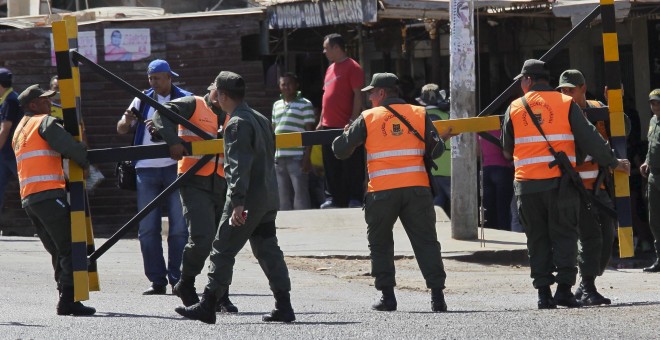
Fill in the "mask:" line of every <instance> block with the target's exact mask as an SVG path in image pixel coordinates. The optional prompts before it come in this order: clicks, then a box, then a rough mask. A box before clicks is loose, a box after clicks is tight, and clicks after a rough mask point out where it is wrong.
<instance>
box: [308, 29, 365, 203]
mask: <svg viewBox="0 0 660 340" xmlns="http://www.w3.org/2000/svg"><path fill="white" fill-rule="evenodd" d="M323 53H324V54H325V56H326V57H327V58H328V61H330V66H329V67H328V70H327V71H326V72H325V80H324V82H323V83H324V85H323V90H324V92H323V106H322V109H321V120H320V122H319V125H318V126H317V127H316V129H317V130H322V129H343V128H344V126H346V125H347V124H350V123H352V122H353V120H355V119H356V118H357V117H358V116H359V115H360V112H361V111H362V93H361V92H360V89H361V88H362V87H363V86H364V71H362V68H361V67H360V64H358V63H357V62H356V61H355V60H353V59H351V58H349V57H348V55H347V54H346V49H345V42H344V38H343V37H342V36H341V35H339V34H337V33H333V34H329V35H327V36H326V37H325V38H324V39H323ZM323 167H324V168H325V177H326V201H325V202H324V203H323V204H321V209H327V208H339V207H346V206H348V207H349V208H356V207H361V206H362V197H363V195H364V148H360V149H356V151H355V152H354V153H353V155H352V156H351V157H350V158H348V159H346V160H343V161H342V160H339V159H337V158H336V157H335V156H334V154H333V152H332V146H331V145H329V144H328V145H323Z"/></svg>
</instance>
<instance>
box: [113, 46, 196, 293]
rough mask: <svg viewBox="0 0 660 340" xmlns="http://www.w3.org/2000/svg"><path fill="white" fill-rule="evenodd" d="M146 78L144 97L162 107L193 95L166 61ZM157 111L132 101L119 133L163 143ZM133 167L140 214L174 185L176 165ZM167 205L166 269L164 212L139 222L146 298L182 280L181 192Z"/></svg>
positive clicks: (157, 162)
mask: <svg viewBox="0 0 660 340" xmlns="http://www.w3.org/2000/svg"><path fill="white" fill-rule="evenodd" d="M147 76H148V79H149V85H150V86H151V88H150V89H148V90H147V91H146V92H145V94H146V95H148V96H149V97H151V98H153V99H155V100H157V101H158V102H159V103H165V102H168V101H170V100H173V99H176V98H181V97H185V96H190V95H192V93H190V92H188V91H185V90H183V89H181V88H179V87H177V86H175V85H173V84H172V76H174V77H178V76H179V75H178V74H176V73H175V72H173V71H172V70H171V69H170V65H169V64H168V63H167V61H165V60H161V59H156V60H154V61H152V62H151V63H149V67H148V68H147ZM132 109H136V110H138V112H139V113H140V116H141V117H142V118H143V120H138V119H137V117H136V116H135V115H134V114H133V113H132V112H131V110H132ZM154 111H155V110H154V108H153V107H151V106H150V105H149V104H147V103H143V102H142V101H141V100H140V99H139V98H135V99H133V102H132V103H131V105H130V106H129V107H128V109H126V112H124V115H123V116H122V117H121V119H120V120H119V122H117V132H118V133H119V134H125V133H128V132H129V131H130V130H131V129H132V128H135V137H134V139H133V145H148V144H156V143H163V141H162V140H161V139H160V138H158V135H155V134H154V135H152V133H153V132H154V131H155V127H154V124H153V122H152V120H151V119H152V116H153V115H154ZM134 165H135V170H136V173H137V204H138V210H142V209H143V208H144V207H145V206H146V205H147V204H149V202H151V201H152V200H153V199H154V198H156V196H157V195H158V194H160V192H161V191H163V190H164V189H165V188H167V187H168V186H169V185H170V184H172V182H174V180H175V179H176V177H177V161H176V160H173V159H171V158H169V157H168V158H158V159H143V160H139V161H136V162H134ZM166 205H167V208H168V212H167V216H168V218H169V234H168V237H167V243H168V253H169V256H168V262H167V265H166V264H165V259H164V258H163V245H162V237H161V231H162V229H161V216H162V213H161V209H160V208H156V209H154V210H152V211H151V212H150V213H149V214H148V215H147V216H146V217H144V218H143V219H142V221H140V227H139V229H138V239H139V240H140V249H141V251H142V259H143V261H144V273H145V275H146V276H147V278H148V279H149V281H151V287H149V289H147V290H146V291H144V292H143V294H144V295H163V294H165V293H166V287H167V284H168V282H169V284H170V285H172V286H173V287H174V285H175V284H176V283H177V282H178V281H179V279H180V278H181V269H180V267H181V258H182V254H183V247H184V246H185V245H186V243H187V241H188V230H187V229H186V224H185V222H184V219H183V211H182V209H181V201H180V199H179V190H175V191H174V192H172V193H170V194H169V196H168V198H167V204H166Z"/></svg>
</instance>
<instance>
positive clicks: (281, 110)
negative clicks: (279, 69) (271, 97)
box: [273, 73, 315, 210]
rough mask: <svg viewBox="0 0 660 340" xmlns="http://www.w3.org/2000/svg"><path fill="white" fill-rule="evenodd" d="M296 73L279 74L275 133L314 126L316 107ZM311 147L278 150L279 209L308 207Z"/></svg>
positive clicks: (308, 129) (276, 163)
mask: <svg viewBox="0 0 660 340" xmlns="http://www.w3.org/2000/svg"><path fill="white" fill-rule="evenodd" d="M298 84H299V83H298V78H297V77H296V75H295V74H293V73H286V74H284V75H283V76H281V77H280V92H281V93H282V95H281V96H280V97H281V98H282V99H280V100H278V101H276V102H275V104H273V130H274V131H275V133H276V134H279V133H289V132H304V131H310V130H314V122H315V121H314V108H313V107H312V103H311V102H310V101H309V100H307V99H305V98H303V97H302V95H301V94H300V92H299V91H298ZM310 151H311V147H293V148H278V149H276V150H275V171H276V173H277V184H278V187H279V194H280V210H291V209H296V210H297V209H309V208H310V201H309V185H308V181H309V180H308V173H309V171H310V170H311V168H312V165H311V162H310Z"/></svg>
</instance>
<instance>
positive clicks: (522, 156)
mask: <svg viewBox="0 0 660 340" xmlns="http://www.w3.org/2000/svg"><path fill="white" fill-rule="evenodd" d="M525 98H526V100H527V103H528V104H529V106H530V108H531V109H532V112H533V113H534V116H536V119H537V120H538V122H539V125H540V126H541V129H543V132H544V133H545V136H546V137H547V139H548V141H549V142H550V145H552V147H553V148H554V149H555V151H557V152H560V151H563V152H564V153H566V155H567V156H568V159H569V160H570V161H571V165H573V166H575V141H574V137H573V132H572V131H571V124H570V122H569V121H568V113H569V111H570V107H571V103H572V101H573V98H571V97H569V96H565V95H563V94H561V93H559V92H550V91H540V92H536V91H533V92H528V93H527V94H525ZM509 115H510V118H511V122H512V124H513V133H514V137H515V147H514V149H513V164H514V166H515V173H516V174H515V177H516V180H520V181H525V180H536V179H549V178H555V177H561V170H560V169H559V166H554V167H552V168H550V167H548V164H549V163H550V162H552V161H554V160H555V158H554V156H552V154H551V153H550V150H548V143H547V142H546V140H545V138H543V136H542V135H541V133H540V132H539V130H538V129H537V128H536V126H535V125H534V123H533V122H532V121H530V117H529V114H528V113H527V110H525V107H524V106H523V104H522V100H521V99H516V100H514V101H513V102H512V103H511V109H510V111H509Z"/></svg>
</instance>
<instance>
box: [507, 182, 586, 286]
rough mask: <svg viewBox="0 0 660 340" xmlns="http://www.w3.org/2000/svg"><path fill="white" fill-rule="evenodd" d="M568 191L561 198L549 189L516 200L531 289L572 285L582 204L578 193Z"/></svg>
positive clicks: (574, 274)
mask: <svg viewBox="0 0 660 340" xmlns="http://www.w3.org/2000/svg"><path fill="white" fill-rule="evenodd" d="M568 185H571V184H568ZM570 189H572V190H571V193H566V192H564V193H563V194H562V195H560V190H559V189H551V190H546V191H541V192H536V193H531V194H524V195H519V196H518V210H519V211H520V221H521V222H522V224H523V227H524V228H525V234H526V235H527V251H528V253H529V266H530V269H531V277H532V279H533V285H534V288H539V287H543V286H549V285H551V284H553V283H555V282H557V283H560V284H568V285H571V286H572V285H574V284H575V281H576V276H577V266H576V265H577V242H578V219H579V215H580V203H581V202H580V196H579V193H578V192H577V190H576V189H573V188H570ZM553 272H557V276H556V277H555V276H554V275H553Z"/></svg>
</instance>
